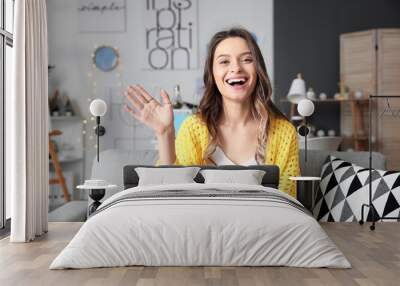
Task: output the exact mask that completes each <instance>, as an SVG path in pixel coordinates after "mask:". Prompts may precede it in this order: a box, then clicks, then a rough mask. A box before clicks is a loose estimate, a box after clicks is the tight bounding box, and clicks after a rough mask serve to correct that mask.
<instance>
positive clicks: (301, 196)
mask: <svg viewBox="0 0 400 286" xmlns="http://www.w3.org/2000/svg"><path fill="white" fill-rule="evenodd" d="M289 179H290V180H292V181H296V189H297V200H298V201H299V202H301V203H302V204H303V205H304V206H305V207H306V208H307V209H308V210H309V211H310V212H311V213H312V212H313V209H314V204H315V195H316V191H317V188H316V184H317V183H318V182H319V181H321V177H290V178H289Z"/></svg>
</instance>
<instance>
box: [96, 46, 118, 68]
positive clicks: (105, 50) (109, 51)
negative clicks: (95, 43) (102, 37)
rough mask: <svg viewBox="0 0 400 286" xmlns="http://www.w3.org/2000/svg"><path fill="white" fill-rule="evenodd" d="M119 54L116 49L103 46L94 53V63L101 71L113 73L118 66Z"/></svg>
mask: <svg viewBox="0 0 400 286" xmlns="http://www.w3.org/2000/svg"><path fill="white" fill-rule="evenodd" d="M118 59H119V54H118V51H117V50H116V49H114V48H113V47H108V46H101V47H99V48H97V49H96V50H95V51H94V55H93V62H94V64H95V65H96V67H97V68H98V69H99V70H102V71H105V72H107V71H111V70H113V69H115V67H116V66H117V65H118Z"/></svg>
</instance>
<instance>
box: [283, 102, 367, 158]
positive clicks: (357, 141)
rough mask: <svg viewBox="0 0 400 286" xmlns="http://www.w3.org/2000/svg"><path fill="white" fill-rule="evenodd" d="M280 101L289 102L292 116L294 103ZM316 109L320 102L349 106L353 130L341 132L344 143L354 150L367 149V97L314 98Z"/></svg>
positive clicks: (294, 107)
mask: <svg viewBox="0 0 400 286" xmlns="http://www.w3.org/2000/svg"><path fill="white" fill-rule="evenodd" d="M281 101H282V102H286V103H290V118H292V117H293V116H294V115H295V113H296V104H294V103H291V102H290V101H288V100H287V99H283V100H281ZM313 102H314V104H315V105H316V107H315V108H316V109H318V105H320V104H332V103H334V104H340V105H341V109H342V108H343V107H346V105H347V106H349V107H350V108H351V122H349V123H350V124H349V125H350V126H349V127H350V128H351V130H354V132H352V133H351V134H342V135H341V136H342V137H343V138H344V141H345V143H347V144H346V145H348V146H351V148H353V149H354V150H356V151H364V150H367V149H368V131H367V130H366V126H365V124H364V117H365V116H366V114H367V112H368V99H364V98H362V99H354V98H350V99H334V98H327V99H323V100H322V99H315V100H313Z"/></svg>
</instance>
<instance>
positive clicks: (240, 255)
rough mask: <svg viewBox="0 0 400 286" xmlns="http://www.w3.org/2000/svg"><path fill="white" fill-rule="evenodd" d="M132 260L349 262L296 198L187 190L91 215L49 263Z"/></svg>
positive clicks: (280, 263)
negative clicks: (190, 194) (195, 194)
mask: <svg viewBox="0 0 400 286" xmlns="http://www.w3.org/2000/svg"><path fill="white" fill-rule="evenodd" d="M205 188H206V189H207V188H218V189H221V190H224V189H225V190H264V191H269V192H274V193H275V194H279V195H281V196H284V197H287V198H290V199H291V200H292V201H295V200H294V199H292V198H291V197H290V196H288V195H286V194H284V193H282V192H280V191H278V190H275V189H272V188H267V187H263V186H255V185H243V184H196V183H192V184H177V185H165V186H141V187H135V188H131V189H128V190H125V191H123V192H120V193H117V194H115V195H114V196H112V197H110V198H108V199H107V200H106V201H105V202H104V203H103V204H102V205H101V206H100V208H99V209H101V208H102V207H103V206H105V205H107V203H109V202H111V201H113V200H115V199H117V198H119V197H121V196H124V195H126V194H129V193H130V192H141V191H150V190H151V191H154V190H160V191H162V190H174V189H179V190H199V191H200V190H204V189H205ZM127 265H146V266H189V265H219V266H241V265H247V266H294V267H332V268H350V267H351V266H350V263H349V262H348V261H347V259H346V258H345V257H344V255H343V254H342V252H341V251H340V250H339V249H338V248H337V247H336V245H335V244H334V243H333V242H332V240H331V239H330V238H329V237H328V236H327V234H326V233H325V231H324V230H323V229H322V228H321V226H320V225H319V224H318V222H317V221H316V220H315V219H314V218H313V217H312V216H310V215H308V214H306V213H304V212H302V211H300V210H299V209H296V208H295V207H293V206H290V205H287V204H282V203H274V202H270V201H264V200H262V199H254V198H253V199H243V198H241V199H233V198H201V199H199V198H185V199H165V198H163V199H149V200H139V201H125V202H121V203H118V204H115V205H113V206H111V207H109V208H107V209H104V210H103V211H102V212H99V213H98V214H96V215H94V216H93V217H91V218H90V219H89V220H88V221H87V222H86V223H85V224H84V225H83V226H82V227H81V229H80V230H79V231H78V233H77V234H76V235H75V237H74V238H73V239H72V240H71V242H70V243H69V244H68V245H67V246H66V247H65V248H64V250H63V251H62V252H61V253H60V254H59V255H58V256H57V257H56V259H55V260H54V261H53V262H52V264H51V265H50V269H63V268H91V267H112V266H127Z"/></svg>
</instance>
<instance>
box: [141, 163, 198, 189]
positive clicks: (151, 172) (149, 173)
mask: <svg viewBox="0 0 400 286" xmlns="http://www.w3.org/2000/svg"><path fill="white" fill-rule="evenodd" d="M199 170H200V168H199V167H183V168H147V167H137V168H135V171H136V173H137V174H138V176H139V183H138V186H149V185H167V184H169V185H170V184H185V183H196V182H195V181H194V180H193V179H194V177H196V175H197V173H198V172H199Z"/></svg>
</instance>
